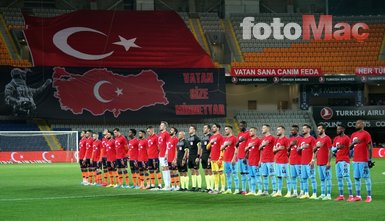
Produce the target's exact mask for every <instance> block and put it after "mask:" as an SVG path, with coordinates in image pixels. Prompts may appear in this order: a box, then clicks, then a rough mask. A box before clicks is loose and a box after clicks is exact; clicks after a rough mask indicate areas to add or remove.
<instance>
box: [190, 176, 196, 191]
mask: <svg viewBox="0 0 385 221" xmlns="http://www.w3.org/2000/svg"><path fill="white" fill-rule="evenodd" d="M196 181H197V175H191V182H192V185H191V186H192V188H195V187H196Z"/></svg>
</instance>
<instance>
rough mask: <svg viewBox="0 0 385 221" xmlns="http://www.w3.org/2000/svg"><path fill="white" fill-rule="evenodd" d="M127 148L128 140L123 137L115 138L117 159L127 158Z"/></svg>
mask: <svg viewBox="0 0 385 221" xmlns="http://www.w3.org/2000/svg"><path fill="white" fill-rule="evenodd" d="M127 147H128V144H127V139H126V138H125V137H124V136H123V135H120V136H118V137H115V149H116V158H117V159H123V158H125V157H126V156H127V151H128V149H126V148H127Z"/></svg>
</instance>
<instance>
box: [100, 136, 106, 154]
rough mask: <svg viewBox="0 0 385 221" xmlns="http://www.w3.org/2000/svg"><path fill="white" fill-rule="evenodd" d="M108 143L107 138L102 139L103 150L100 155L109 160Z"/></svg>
mask: <svg viewBox="0 0 385 221" xmlns="http://www.w3.org/2000/svg"><path fill="white" fill-rule="evenodd" d="M106 142H107V138H105V137H103V138H102V148H101V150H100V154H101V155H102V157H103V158H107V153H106Z"/></svg>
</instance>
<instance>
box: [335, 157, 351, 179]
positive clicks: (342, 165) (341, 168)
mask: <svg viewBox="0 0 385 221" xmlns="http://www.w3.org/2000/svg"><path fill="white" fill-rule="evenodd" d="M336 174H337V177H339V178H341V177H349V176H350V164H349V163H347V162H345V161H339V162H337V163H336Z"/></svg>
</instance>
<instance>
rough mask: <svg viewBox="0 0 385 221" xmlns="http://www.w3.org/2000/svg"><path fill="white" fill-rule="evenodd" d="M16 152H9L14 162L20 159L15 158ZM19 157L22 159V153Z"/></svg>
mask: <svg viewBox="0 0 385 221" xmlns="http://www.w3.org/2000/svg"><path fill="white" fill-rule="evenodd" d="M16 154H17V152H12V153H11V160H12V161H14V162H15V163H19V162H20V161H19V160H16V159H15V155H16ZM20 158H21V159H23V158H24V157H23V155H20Z"/></svg>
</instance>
